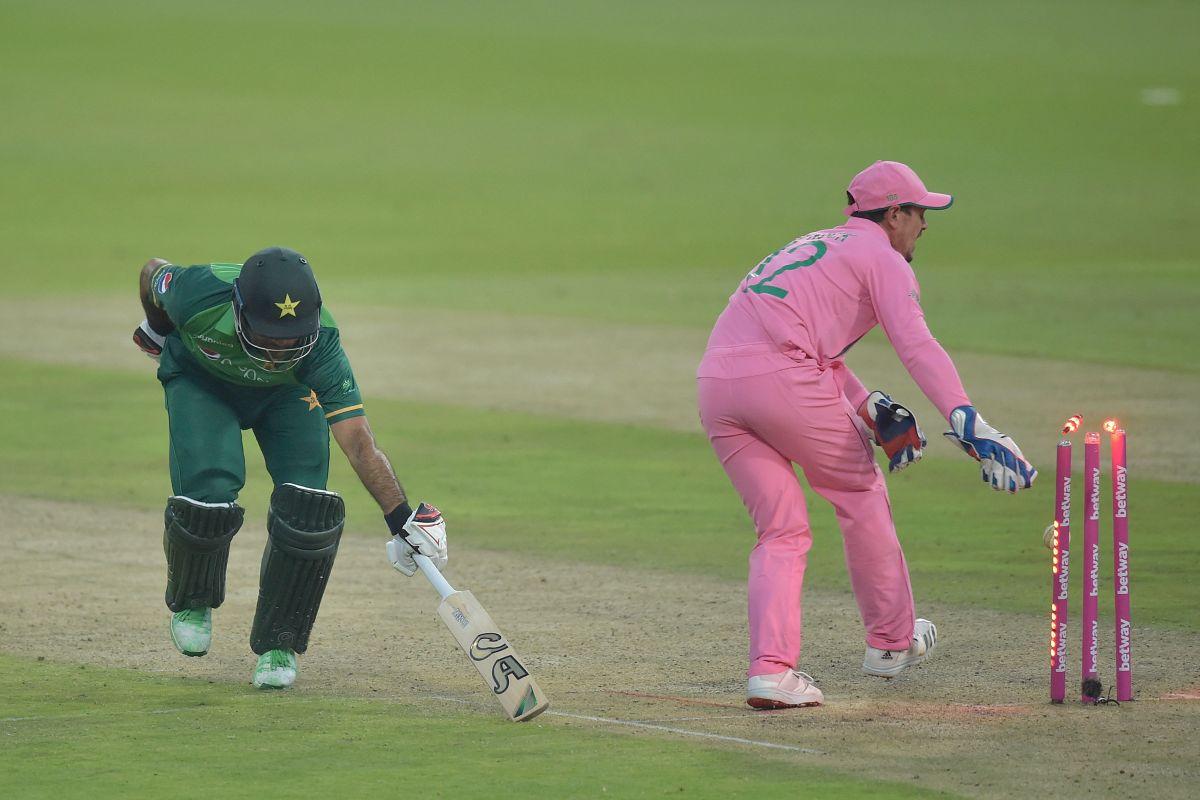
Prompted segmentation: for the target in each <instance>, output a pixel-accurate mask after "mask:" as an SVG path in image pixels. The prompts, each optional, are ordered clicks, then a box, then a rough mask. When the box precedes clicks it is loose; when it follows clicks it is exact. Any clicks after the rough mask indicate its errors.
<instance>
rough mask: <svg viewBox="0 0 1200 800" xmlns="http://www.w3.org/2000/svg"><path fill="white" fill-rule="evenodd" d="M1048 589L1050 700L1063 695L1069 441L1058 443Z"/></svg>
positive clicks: (1068, 552)
mask: <svg viewBox="0 0 1200 800" xmlns="http://www.w3.org/2000/svg"><path fill="white" fill-rule="evenodd" d="M1053 553H1054V555H1053V560H1052V562H1051V565H1052V572H1053V583H1052V585H1051V591H1050V702H1051V703H1061V702H1062V701H1063V700H1064V699H1065V698H1066V696H1067V598H1068V597H1069V587H1070V583H1069V578H1070V574H1071V443H1070V442H1069V441H1067V440H1065V439H1064V440H1063V441H1061V442H1059V443H1058V458H1057V461H1056V467H1055V475H1054V542H1053Z"/></svg>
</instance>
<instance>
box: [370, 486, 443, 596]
mask: <svg viewBox="0 0 1200 800" xmlns="http://www.w3.org/2000/svg"><path fill="white" fill-rule="evenodd" d="M393 513H394V512H393ZM390 517H391V515H388V516H387V517H385V519H387V520H388V523H389V525H391V524H392V519H391V518H390ZM446 544H447V542H446V520H445V519H443V518H442V512H440V511H438V510H437V509H436V508H435V507H433V506H431V505H429V504H428V503H420V504H418V505H417V510H416V511H414V512H413V513H412V515H411V516H409V517H408V519H407V520H406V521H405V522H404V525H403V528H402V529H401V531H400V532H398V533H396V534H394V535H393V536H392V540H391V541H390V542H388V543H387V554H388V561H391V562H392V566H393V567H394V568H395V569H397V570H399V571H400V572H403V573H404V574H405V575H407V576H408V577H410V578H411V577H412V576H413V575H415V574H417V562H416V561H415V560H414V559H413V554H414V553H420V554H421V555H423V556H426V557H427V558H429V560H430V561H432V562H433V565H434V566H435V567H437V568H438V569H439V570H440V569H442V568H444V567H445V566H446V562H447V561H448V560H449V558H450V555H449V551H448V550H447V547H446Z"/></svg>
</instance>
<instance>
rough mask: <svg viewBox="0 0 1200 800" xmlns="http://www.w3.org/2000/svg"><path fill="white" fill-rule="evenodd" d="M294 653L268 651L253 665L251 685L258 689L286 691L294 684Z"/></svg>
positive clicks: (291, 651)
mask: <svg viewBox="0 0 1200 800" xmlns="http://www.w3.org/2000/svg"><path fill="white" fill-rule="evenodd" d="M296 670H297V668H296V653H295V651H293V650H268V651H267V652H265V653H263V654H262V655H261V656H259V657H258V663H257V664H255V665H254V680H253V683H254V685H255V686H257V687H258V688H259V689H286V688H288V687H289V686H291V685H292V684H293V683H295V682H296Z"/></svg>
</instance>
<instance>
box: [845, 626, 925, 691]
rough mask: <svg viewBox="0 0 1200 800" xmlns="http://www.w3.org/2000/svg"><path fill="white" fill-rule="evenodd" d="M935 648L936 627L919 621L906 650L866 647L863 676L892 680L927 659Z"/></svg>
mask: <svg viewBox="0 0 1200 800" xmlns="http://www.w3.org/2000/svg"><path fill="white" fill-rule="evenodd" d="M936 646H937V626H936V625H934V624H933V623H932V622H930V621H929V620H927V619H919V620H917V624H916V625H915V626H914V627H913V638H912V644H911V645H909V647H908V649H907V650H880V649H878V648H875V647H869V646H868V647H867V654H866V656H864V657H863V665H862V668H863V674H864V675H874V676H876V677H878V678H894V677H896V676H897V675H899V674H900V673H901V672H903V671H904V670H905V669H907V668H908V667H912V666H915V665H917V664H920V663H921V662H922V661H924V660H925V659H926V658H928V657H929V654H930V653H932V652H933V648H934V647H936Z"/></svg>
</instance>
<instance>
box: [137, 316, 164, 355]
mask: <svg viewBox="0 0 1200 800" xmlns="http://www.w3.org/2000/svg"><path fill="white" fill-rule="evenodd" d="M133 343H134V344H136V345H137V346H138V347H139V348H140V349H141V351H142V352H143V353H145V354H146V355H147V356H149V357H150V358H152V359H154V360H155V361H158V358H159V356H161V355H162V351H163V345H165V344H166V343H167V337H165V336H163V335H162V334H160V333H158V332H157V331H155V330H154V328H151V327H150V323H149V322H147V321H146V320H142V324H141V325H138V326H137V327H136V328H134V329H133Z"/></svg>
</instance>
